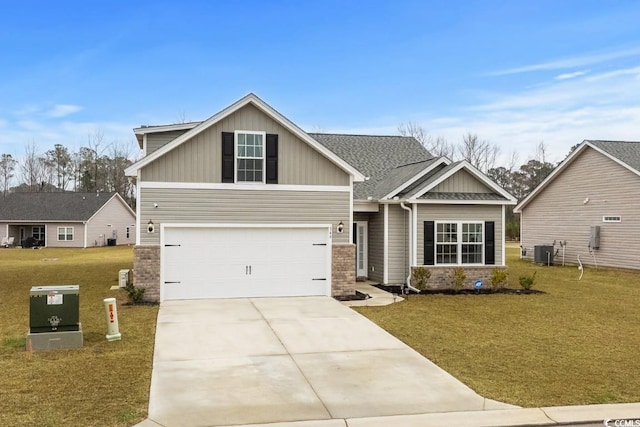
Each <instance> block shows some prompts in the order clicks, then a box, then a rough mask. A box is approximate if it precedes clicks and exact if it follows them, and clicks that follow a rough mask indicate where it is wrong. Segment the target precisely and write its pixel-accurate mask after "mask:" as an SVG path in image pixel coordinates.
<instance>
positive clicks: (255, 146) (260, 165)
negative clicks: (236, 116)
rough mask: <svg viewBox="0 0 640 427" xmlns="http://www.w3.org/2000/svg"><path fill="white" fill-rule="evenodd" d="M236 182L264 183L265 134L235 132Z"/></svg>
mask: <svg viewBox="0 0 640 427" xmlns="http://www.w3.org/2000/svg"><path fill="white" fill-rule="evenodd" d="M235 137H236V138H235V139H236V150H235V152H236V182H258V183H264V175H265V174H264V169H265V168H264V155H265V149H264V147H265V132H251V131H236V132H235Z"/></svg>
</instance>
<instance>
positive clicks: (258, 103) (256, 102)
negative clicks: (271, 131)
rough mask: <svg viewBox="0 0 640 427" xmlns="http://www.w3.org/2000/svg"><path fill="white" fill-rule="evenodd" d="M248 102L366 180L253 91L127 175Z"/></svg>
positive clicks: (129, 172)
mask: <svg viewBox="0 0 640 427" xmlns="http://www.w3.org/2000/svg"><path fill="white" fill-rule="evenodd" d="M248 104H251V105H253V106H254V107H256V108H258V109H259V110H260V111H262V112H263V113H264V114H266V115H267V116H269V117H270V118H272V119H273V120H275V121H276V122H278V123H279V124H280V125H282V126H283V127H285V128H286V129H287V130H289V131H290V132H291V133H293V134H294V135H295V136H297V137H298V138H300V139H301V140H302V141H304V142H306V143H307V144H309V145H310V146H311V147H313V148H314V149H316V150H317V151H318V152H320V153H321V154H322V155H323V156H325V157H326V158H327V159H329V160H330V161H332V162H333V163H334V164H335V165H337V166H338V167H339V168H341V169H342V170H344V171H345V172H347V173H348V174H350V175H352V176H353V180H354V181H355V182H360V181H364V178H365V176H364V175H363V174H362V173H361V172H360V171H358V170H357V169H356V168H354V167H353V166H352V165H351V164H349V163H348V162H346V161H345V160H344V159H342V158H340V157H339V156H337V155H336V154H335V153H334V152H332V151H331V150H329V149H327V148H326V147H325V146H324V145H322V144H320V143H318V141H316V140H315V139H313V138H312V137H310V136H309V134H307V133H306V132H305V131H303V130H302V129H300V128H299V127H298V126H296V125H295V124H294V123H293V122H291V121H290V120H289V119H287V118H286V117H285V116H283V115H282V114H280V113H279V112H277V111H276V110H274V109H273V108H272V107H271V106H270V105H268V104H267V103H266V102H264V101H263V100H262V99H260V98H258V97H257V96H256V95H255V94H253V93H249V94H248V95H246V96H244V97H243V98H241V99H240V100H238V101H236V102H235V103H233V104H232V105H230V106H228V107H227V108H225V109H224V110H222V111H220V112H218V113H216V114H214V115H213V116H211V117H209V118H208V119H207V120H205V121H203V122H200V123H198V124H196V125H195V126H194V127H192V128H191V129H189V130H188V131H187V132H185V133H184V134H182V135H180V136H179V137H177V138H176V139H174V140H173V141H171V142H169V143H167V144H165V145H163V146H162V147H161V148H159V149H157V150H156V151H154V152H153V153H151V154H149V155H147V156H145V157H143V158H142V159H140V160H139V161H137V162H136V163H134V164H133V165H131V166H129V167H128V168H127V169H125V174H126V175H127V176H136V175H137V172H138V170H139V169H141V168H142V167H144V166H146V165H148V164H149V163H151V162H153V161H154V160H156V159H158V158H159V157H161V156H163V155H164V154H166V153H168V152H169V151H171V150H173V149H174V148H176V147H178V146H179V145H181V144H183V143H184V142H186V141H188V140H189V139H191V138H192V137H193V136H195V135H197V134H199V133H200V132H203V131H204V130H206V129H208V128H209V127H211V126H213V125H214V124H215V123H218V122H219V121H220V120H222V119H224V118H225V117H227V116H229V115H231V114H233V113H235V112H236V111H238V110H239V109H241V108H242V107H244V106H245V105H248ZM191 124H192V123H189V124H185V126H186V128H189V126H190V125H191ZM184 128H185V127H183V128H182V129H184ZM139 129H142V128H139ZM165 130H166V129H165ZM174 130H175V129H174Z"/></svg>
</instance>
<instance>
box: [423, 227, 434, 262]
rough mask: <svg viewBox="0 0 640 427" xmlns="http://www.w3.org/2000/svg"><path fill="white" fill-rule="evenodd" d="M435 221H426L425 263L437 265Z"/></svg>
mask: <svg viewBox="0 0 640 427" xmlns="http://www.w3.org/2000/svg"><path fill="white" fill-rule="evenodd" d="M435 245H436V242H435V222H434V221H425V222H424V265H435V259H434V256H435V252H436V246H435Z"/></svg>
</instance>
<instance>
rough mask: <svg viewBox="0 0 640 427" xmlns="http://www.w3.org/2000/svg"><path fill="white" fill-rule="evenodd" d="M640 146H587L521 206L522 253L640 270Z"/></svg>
mask: <svg viewBox="0 0 640 427" xmlns="http://www.w3.org/2000/svg"><path fill="white" fill-rule="evenodd" d="M639 209H640V142H623V141H589V140H586V141H583V142H582V144H580V145H579V146H578V147H577V148H576V149H575V150H574V151H573V152H572V153H571V154H570V155H569V156H568V157H567V158H566V159H565V160H564V161H563V162H562V163H561V164H560V165H558V167H557V168H556V169H554V171H553V172H552V173H551V174H550V175H549V176H548V177H547V178H546V179H545V180H544V181H543V182H542V183H541V184H540V185H539V186H538V187H537V188H536V189H535V190H534V191H533V192H532V193H531V194H530V195H529V196H528V197H527V198H525V199H524V200H522V202H520V203H519V204H518V205H517V206H516V208H515V209H514V212H516V213H519V214H520V230H521V231H520V240H521V245H522V248H523V250H522V254H523V256H525V257H527V258H532V257H534V256H535V247H536V246H550V247H553V249H552V250H551V251H550V252H552V253H553V255H555V263H556V264H559V263H560V264H561V263H562V262H563V259H564V262H565V263H567V264H578V256H579V257H580V262H581V263H582V264H588V265H593V266H595V265H598V266H610V267H620V268H633V269H640V241H637V240H636V239H635V237H637V236H638V231H639V230H640V211H639Z"/></svg>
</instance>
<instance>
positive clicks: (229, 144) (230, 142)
mask: <svg viewBox="0 0 640 427" xmlns="http://www.w3.org/2000/svg"><path fill="white" fill-rule="evenodd" d="M234 151H235V138H234V135H233V132H222V182H234V179H233V176H234V174H235V167H234V165H235V161H234V155H233V154H234Z"/></svg>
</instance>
